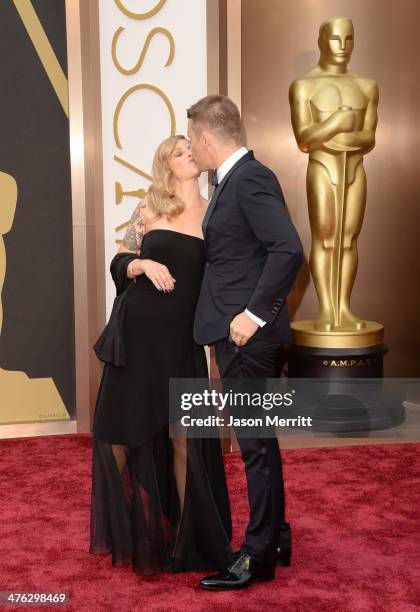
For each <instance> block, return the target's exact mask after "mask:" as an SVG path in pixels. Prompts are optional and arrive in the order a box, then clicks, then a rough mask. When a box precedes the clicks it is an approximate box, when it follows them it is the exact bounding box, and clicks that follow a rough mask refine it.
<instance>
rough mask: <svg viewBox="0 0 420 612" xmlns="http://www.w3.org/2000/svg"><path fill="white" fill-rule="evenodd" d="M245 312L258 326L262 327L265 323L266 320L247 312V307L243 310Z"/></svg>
mask: <svg viewBox="0 0 420 612" xmlns="http://www.w3.org/2000/svg"><path fill="white" fill-rule="evenodd" d="M245 314H247V315H248V317H249V318H250V319H252V320H253V321H254V323H256V324H257V325H258V326H259V327H264V325H265V324H266V323H267V321H263V320H262V319H260V318H259V317H257V316H256V315H254V314H252V312H249V310H248V308H247V309H246V310H245Z"/></svg>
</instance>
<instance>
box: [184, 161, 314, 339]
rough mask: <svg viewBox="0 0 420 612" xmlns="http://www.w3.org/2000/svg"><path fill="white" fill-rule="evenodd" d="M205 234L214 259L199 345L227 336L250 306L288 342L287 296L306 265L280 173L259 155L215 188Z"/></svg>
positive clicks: (203, 295)
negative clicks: (261, 161)
mask: <svg viewBox="0 0 420 612" xmlns="http://www.w3.org/2000/svg"><path fill="white" fill-rule="evenodd" d="M203 232H204V236H205V248H206V259H207V261H206V267H205V271H204V277H203V282H202V286H201V291H200V296H199V300H198V304H197V309H196V315H195V322H194V338H195V341H196V342H197V343H198V344H212V343H214V342H216V341H217V340H220V339H221V338H224V337H226V336H227V335H228V334H229V326H230V322H231V320H232V319H233V318H234V316H235V315H236V314H238V313H239V312H242V311H243V310H245V308H248V309H249V310H250V311H251V312H252V313H253V314H255V315H256V316H258V317H260V318H261V319H263V320H264V321H266V322H267V325H269V326H272V327H273V329H274V327H275V329H276V332H277V337H278V339H279V341H289V340H290V338H291V335H290V325H289V316H288V310H287V304H286V297H287V294H288V293H289V290H290V288H291V286H292V284H293V281H294V279H295V277H296V274H297V272H298V270H299V267H300V265H301V263H302V245H301V242H300V240H299V236H298V234H297V232H296V230H295V227H294V226H293V224H292V222H291V220H290V217H289V214H288V212H287V210H286V206H285V203H284V198H283V194H282V191H281V188H280V185H279V182H278V180H277V178H276V176H275V175H274V173H273V172H272V171H271V170H269V169H268V168H267V167H266V166H263V165H262V164H261V163H260V162H258V161H257V160H256V159H255V158H254V155H253V153H252V151H248V153H247V154H246V155H244V156H243V157H241V159H239V161H238V162H237V163H236V164H235V165H234V166H233V168H231V170H230V171H229V172H228V173H227V174H226V176H225V177H224V178H223V180H222V181H221V182H220V184H219V185H218V186H217V187H216V189H215V191H214V194H213V197H212V198H211V200H210V202H209V205H208V208H207V212H206V215H205V217H204V221H203ZM268 331H269V330H268ZM265 333H266V332H265Z"/></svg>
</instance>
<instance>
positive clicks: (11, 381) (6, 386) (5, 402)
mask: <svg viewBox="0 0 420 612" xmlns="http://www.w3.org/2000/svg"><path fill="white" fill-rule="evenodd" d="M0 392H1V398H2V409H1V414H0V425H10V424H12V423H13V424H15V423H31V422H40V421H68V420H70V415H69V413H68V412H67V409H66V407H65V405H64V403H63V400H62V399H61V397H60V394H59V392H58V390H57V387H56V386H55V383H54V381H53V380H52V378H29V377H28V376H27V374H25V372H15V371H11V370H3V369H2V368H0Z"/></svg>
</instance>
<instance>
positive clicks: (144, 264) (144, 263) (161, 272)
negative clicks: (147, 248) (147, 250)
mask: <svg viewBox="0 0 420 612" xmlns="http://www.w3.org/2000/svg"><path fill="white" fill-rule="evenodd" d="M135 269H136V270H138V271H139V272H140V274H142V273H143V274H145V275H146V276H147V278H148V279H149V280H151V281H152V283H153V284H154V286H155V287H156V289H159V291H165V292H166V291H172V290H173V289H174V287H175V282H176V280H175V279H174V277H173V276H172V274H171V273H170V272H169V270H168V268H167V267H166V266H165V265H163V264H161V263H158V262H157V261H153V259H138V260H137V261H136V262H135Z"/></svg>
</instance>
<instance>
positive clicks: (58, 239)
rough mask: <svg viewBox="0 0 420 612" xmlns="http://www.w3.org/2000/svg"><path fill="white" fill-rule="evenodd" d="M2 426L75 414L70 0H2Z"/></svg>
mask: <svg viewBox="0 0 420 612" xmlns="http://www.w3.org/2000/svg"><path fill="white" fill-rule="evenodd" d="M0 28H1V35H0V56H1V62H0V83H1V88H0V125H1V127H0V292H1V294H0V295H1V302H0V332H1V333H0V424H5V423H20V422H25V421H49V420H61V419H70V418H71V417H73V416H74V415H75V367H74V356H75V350H74V298H73V250H72V202H71V185H70V149H69V118H68V103H67V99H68V96H67V93H68V91H67V52H66V20H65V2H64V0H31V1H29V0H14V1H13V0H2V2H0Z"/></svg>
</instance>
